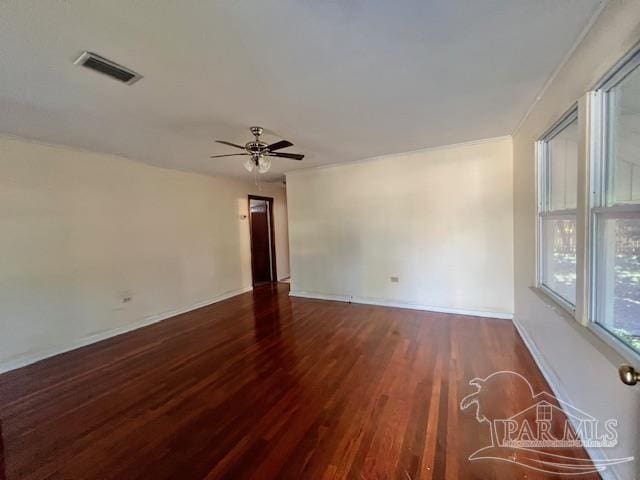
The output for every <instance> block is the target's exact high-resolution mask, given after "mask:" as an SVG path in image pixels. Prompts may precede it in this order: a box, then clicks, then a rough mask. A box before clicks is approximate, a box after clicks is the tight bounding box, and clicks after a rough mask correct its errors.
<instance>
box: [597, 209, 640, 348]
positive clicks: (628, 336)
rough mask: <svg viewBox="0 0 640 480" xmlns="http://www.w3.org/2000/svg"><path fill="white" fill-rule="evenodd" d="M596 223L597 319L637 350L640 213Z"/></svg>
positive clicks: (639, 331)
mask: <svg viewBox="0 0 640 480" xmlns="http://www.w3.org/2000/svg"><path fill="white" fill-rule="evenodd" d="M598 226H599V229H598V230H599V236H598V267H597V272H598V273H597V275H598V276H597V282H596V283H597V287H596V301H597V306H598V308H597V313H596V316H597V318H596V321H597V322H598V323H599V324H601V325H602V326H603V327H604V328H606V329H607V330H608V331H609V332H611V333H613V334H614V335H616V336H617V337H618V338H620V339H621V340H623V341H624V342H625V343H627V344H628V345H629V346H631V347H632V348H634V349H635V350H637V351H640V215H638V217H636V218H611V217H603V218H600V219H599V220H598Z"/></svg>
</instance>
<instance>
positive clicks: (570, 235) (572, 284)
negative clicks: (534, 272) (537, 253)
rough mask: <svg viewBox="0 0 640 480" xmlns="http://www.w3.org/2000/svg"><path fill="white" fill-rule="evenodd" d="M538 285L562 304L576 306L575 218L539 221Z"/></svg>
mask: <svg viewBox="0 0 640 480" xmlns="http://www.w3.org/2000/svg"><path fill="white" fill-rule="evenodd" d="M542 241H543V252H542V262H543V265H542V283H543V284H544V285H545V286H546V287H547V288H549V289H551V290H552V291H553V292H555V293H556V294H557V295H559V296H560V297H562V298H564V299H565V300H566V301H568V302H569V303H571V304H572V305H575V303H576V218H575V215H567V216H561V217H555V216H553V217H552V216H545V217H543V220H542Z"/></svg>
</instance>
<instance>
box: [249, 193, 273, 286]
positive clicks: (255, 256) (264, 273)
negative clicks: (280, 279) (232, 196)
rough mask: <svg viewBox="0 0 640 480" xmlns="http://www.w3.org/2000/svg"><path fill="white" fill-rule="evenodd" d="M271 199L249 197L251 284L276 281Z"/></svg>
mask: <svg viewBox="0 0 640 480" xmlns="http://www.w3.org/2000/svg"><path fill="white" fill-rule="evenodd" d="M272 207H273V199H270V198H262V197H249V216H250V222H251V225H250V226H251V270H252V272H253V284H254V285H255V284H257V283H264V282H274V281H276V273H275V248H274V247H275V246H274V245H273V218H272Z"/></svg>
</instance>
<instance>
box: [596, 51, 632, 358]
mask: <svg viewBox="0 0 640 480" xmlns="http://www.w3.org/2000/svg"><path fill="white" fill-rule="evenodd" d="M639 64H640V60H639V59H638V55H636V57H634V58H632V60H630V61H629V62H628V63H627V64H625V65H623V66H622V67H621V68H620V69H619V70H618V71H617V72H616V73H614V75H612V77H611V80H609V81H608V82H607V83H605V85H604V86H603V87H602V88H601V89H600V90H599V91H598V92H596V96H595V97H594V98H596V99H598V101H599V102H601V104H600V105H601V108H599V109H598V110H597V111H598V112H600V122H594V131H592V132H591V135H592V136H593V138H602V139H603V142H604V144H603V145H602V148H601V149H600V150H599V151H600V152H601V154H600V155H597V156H596V157H595V158H594V165H593V171H594V172H595V173H596V175H595V177H594V179H593V180H594V185H593V187H594V188H593V198H592V202H591V207H592V208H591V216H592V217H591V218H592V236H591V238H592V252H593V269H592V283H591V285H592V292H591V298H592V305H591V320H592V321H594V322H595V323H596V324H597V325H599V326H600V327H602V328H604V329H605V330H606V331H607V332H609V333H610V334H612V335H613V336H614V337H616V338H617V339H618V340H620V341H621V342H622V343H623V344H625V345H626V346H627V347H629V348H631V349H633V350H635V351H636V352H638V353H640V68H638V65H639ZM598 128H602V129H604V133H605V134H604V135H601V134H600V131H599V130H598Z"/></svg>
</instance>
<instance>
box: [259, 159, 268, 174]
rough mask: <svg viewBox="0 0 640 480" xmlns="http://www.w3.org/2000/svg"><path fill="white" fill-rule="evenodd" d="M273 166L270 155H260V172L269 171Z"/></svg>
mask: <svg viewBox="0 0 640 480" xmlns="http://www.w3.org/2000/svg"><path fill="white" fill-rule="evenodd" d="M270 168H271V159H270V158H269V157H260V158H259V159H258V172H259V173H267V172H268V171H269V169H270Z"/></svg>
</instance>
